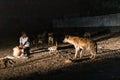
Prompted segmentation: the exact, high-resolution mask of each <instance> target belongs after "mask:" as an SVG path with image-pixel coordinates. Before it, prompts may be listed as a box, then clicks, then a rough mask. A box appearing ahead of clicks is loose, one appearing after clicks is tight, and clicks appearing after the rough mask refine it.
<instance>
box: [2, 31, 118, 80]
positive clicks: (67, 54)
mask: <svg viewBox="0 0 120 80" xmlns="http://www.w3.org/2000/svg"><path fill="white" fill-rule="evenodd" d="M93 39H95V40H96V39H97V40H96V41H97V47H98V51H97V56H96V58H95V59H94V60H91V59H89V54H85V55H84V57H83V58H82V59H77V60H73V61H72V62H70V63H66V62H65V61H66V60H69V59H72V58H73V56H74V47H73V46H71V45H69V44H63V43H59V44H58V52H52V53H49V51H48V50H47V46H40V47H39V48H34V47H33V48H32V49H31V55H30V58H28V59H15V61H16V64H15V66H14V67H11V66H10V65H8V67H7V68H5V69H4V68H3V65H0V80H79V79H81V80H90V79H91V80H102V79H103V80H119V79H120V33H111V34H107V35H103V36H102V37H101V36H100V37H95V38H93ZM14 46H15V45H12V43H11V44H9V45H8V46H1V49H0V57H4V56H7V55H12V48H13V47H14Z"/></svg>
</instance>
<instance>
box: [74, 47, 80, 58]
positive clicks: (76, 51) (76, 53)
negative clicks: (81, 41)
mask: <svg viewBox="0 0 120 80" xmlns="http://www.w3.org/2000/svg"><path fill="white" fill-rule="evenodd" d="M78 51H79V48H76V49H75V57H74V58H75V59H76V58H77V55H78Z"/></svg>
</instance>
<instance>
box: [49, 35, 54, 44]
mask: <svg viewBox="0 0 120 80" xmlns="http://www.w3.org/2000/svg"><path fill="white" fill-rule="evenodd" d="M53 43H54V39H53V33H48V45H53Z"/></svg>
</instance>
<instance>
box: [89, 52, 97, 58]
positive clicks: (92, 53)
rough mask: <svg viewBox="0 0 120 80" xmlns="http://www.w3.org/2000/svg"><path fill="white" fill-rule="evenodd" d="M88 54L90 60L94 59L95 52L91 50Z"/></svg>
mask: <svg viewBox="0 0 120 80" xmlns="http://www.w3.org/2000/svg"><path fill="white" fill-rule="evenodd" d="M90 54H91V56H90V58H91V59H94V58H95V56H96V51H95V50H91V51H90Z"/></svg>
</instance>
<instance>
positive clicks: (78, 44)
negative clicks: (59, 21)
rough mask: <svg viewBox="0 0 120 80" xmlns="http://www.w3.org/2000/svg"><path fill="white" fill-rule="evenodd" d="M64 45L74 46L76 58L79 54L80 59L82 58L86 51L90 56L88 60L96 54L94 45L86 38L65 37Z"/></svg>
mask: <svg viewBox="0 0 120 80" xmlns="http://www.w3.org/2000/svg"><path fill="white" fill-rule="evenodd" d="M63 42H64V43H66V42H67V43H70V44H72V45H74V47H75V57H74V58H77V55H78V53H79V52H80V58H81V57H82V54H83V53H85V52H86V51H89V53H90V54H91V56H90V58H92V59H94V58H95V56H96V52H97V49H96V48H97V47H96V44H95V43H94V42H93V41H92V40H91V39H88V38H81V37H76V36H66V37H65V38H64V40H63Z"/></svg>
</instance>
